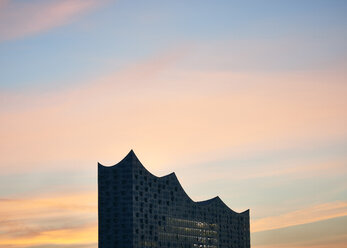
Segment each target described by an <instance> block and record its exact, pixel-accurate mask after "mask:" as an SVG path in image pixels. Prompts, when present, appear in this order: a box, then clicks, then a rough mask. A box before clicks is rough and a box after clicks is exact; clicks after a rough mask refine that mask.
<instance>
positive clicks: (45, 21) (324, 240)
mask: <svg viewBox="0 0 347 248" xmlns="http://www.w3.org/2000/svg"><path fill="white" fill-rule="evenodd" d="M346 12H347V2H346V1H343V0H340V1H339V0H325V1H321V0H315V1H314V0H312V1H310V0H300V1H297V0H292V1H284V0H267V1H265V0H259V1H248V0H247V1H241V0H240V1H233V0H228V1H224V0H216V1H207V0H185V1H183V0H175V1H173V0H171V1H169V0H160V1H159V0H158V1H153V0H147V1H140V0H132V1H130V0H118V1H111V0H25V1H24V0H0V123H1V124H0V155H1V156H0V248H5V247H6V248H97V180H96V178H97V162H100V163H102V164H104V165H113V164H116V163H117V162H119V161H120V160H121V159H122V158H123V157H124V156H125V155H126V154H127V153H128V152H129V151H130V149H134V151H135V153H136V154H137V156H138V158H139V159H140V161H141V162H142V163H143V165H144V166H145V167H146V168H147V169H148V170H149V171H150V172H151V173H153V174H155V175H157V176H163V175H166V174H168V173H171V172H173V171H174V172H175V173H176V175H177V177H178V178H179V180H180V182H181V184H182V186H183V188H184V189H185V191H186V192H187V193H188V194H189V196H190V197H191V198H192V199H193V200H196V201H198V200H206V199H209V198H212V197H214V196H217V195H218V196H220V197H221V199H222V200H223V201H224V202H225V203H226V204H227V205H228V206H229V207H230V208H232V209H233V210H235V211H237V212H241V211H244V210H247V209H250V215H251V243H252V247H253V248H289V247H290V248H332V247H334V248H345V247H346V244H347V230H346V228H345V227H346V226H347V180H346V176H347V114H346V113H347V97H346V96H347V81H346V79H347V62H346V61H347V46H346V44H347V15H346V14H345V13H346Z"/></svg>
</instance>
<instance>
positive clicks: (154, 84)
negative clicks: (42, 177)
mask: <svg viewBox="0 0 347 248" xmlns="http://www.w3.org/2000/svg"><path fill="white" fill-rule="evenodd" d="M183 50H184V49H183ZM176 53H179V52H176ZM175 61H177V55H173V53H172V52H168V53H167V54H164V55H163V56H158V58H155V59H150V60H148V61H144V62H143V63H139V64H137V65H136V66H134V67H133V68H126V69H125V70H122V71H119V72H116V73H113V74H111V75H108V76H105V77H101V78H99V79H95V80H91V81H89V82H86V83H85V84H84V85H83V86H81V87H78V88H72V89H67V90H65V91H63V92H56V93H48V94H42V93H32V94H31V93H28V94H25V95H21V94H19V95H16V94H7V95H6V94H5V93H3V94H2V96H1V98H2V101H3V103H4V104H3V105H2V107H1V108H0V111H1V116H0V118H1V122H2V130H1V132H0V133H1V137H2V139H1V141H0V147H1V149H2V151H4V154H6V156H3V157H2V158H1V161H2V162H1V164H3V165H6V166H7V167H8V165H9V164H11V165H15V164H16V165H20V168H21V170H23V169H24V170H25V168H23V164H27V166H28V167H31V165H32V164H39V163H40V164H42V163H46V164H49V163H50V161H59V159H64V160H69V159H72V160H74V159H77V160H78V159H82V158H83V160H84V161H85V160H89V161H97V160H99V159H101V158H103V159H105V160H106V163H107V162H108V161H109V163H114V162H115V158H114V151H115V150H118V151H121V152H119V153H118V154H119V159H121V156H122V154H123V153H124V154H125V153H126V152H127V151H128V150H129V148H131V147H132V148H135V149H139V150H140V151H141V153H142V154H145V157H144V158H143V160H144V162H146V161H147V160H148V161H151V163H150V164H151V165H152V166H153V167H158V166H159V165H162V164H168V163H171V161H174V160H175V161H176V164H180V163H182V164H183V162H184V163H185V164H187V163H190V162H192V160H191V159H192V157H195V162H196V158H201V159H203V161H206V160H208V159H209V158H212V157H216V156H217V157H218V156H219V157H225V155H226V154H227V153H229V152H230V150H234V149H236V148H237V149H242V148H245V149H246V148H250V147H257V146H258V147H261V148H264V147H267V148H269V147H270V148H271V147H279V146H283V145H288V144H290V145H292V144H295V143H298V142H302V141H303V140H310V141H311V142H316V141H317V142H320V141H322V140H323V141H325V140H326V139H333V138H334V137H343V136H344V135H347V129H346V123H347V119H346V117H345V115H344V113H345V108H346V106H347V102H346V100H345V94H346V92H347V87H346V84H343V83H341V82H342V81H343V80H344V78H343V74H341V73H335V72H322V73H320V74H316V73H312V74H310V73H302V74H297V75H293V74H290V75H288V74H280V75H267V74H256V75H247V74H235V73H232V72H211V71H206V72H189V71H188V72H187V71H170V66H171V65H172V63H175ZM330 80H334V83H330ZM293 99H295V100H293ZM24 123H25V125H24ZM68 140H69V141H72V142H67V141H68ZM91 140H93V142H90V141H91ZM120 141H121V142H120ZM207 141H208V142H207ZM134 144H136V147H134ZM148 144H151V147H150V146H149V145H148ZM173 151H174V152H173ZM18 153H20V154H21V156H20V157H19V156H17V154H18ZM158 154H161V155H160V156H161V157H158ZM209 155H211V156H209ZM37 159H39V160H40V161H37ZM101 162H105V161H101ZM30 164H31V165H30ZM11 168H12V169H15V167H11ZM7 171H9V169H8V168H7Z"/></svg>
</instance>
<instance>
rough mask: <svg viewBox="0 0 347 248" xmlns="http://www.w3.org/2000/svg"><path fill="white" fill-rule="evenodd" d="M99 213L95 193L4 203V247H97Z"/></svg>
mask: <svg viewBox="0 0 347 248" xmlns="http://www.w3.org/2000/svg"><path fill="white" fill-rule="evenodd" d="M96 213H97V205H96V193H95V192H74V193H63V192H61V193H55V194H51V195H40V196H31V197H28V198H21V199H18V198H16V199H2V201H1V204H0V216H1V218H0V247H2V246H6V245H13V246H14V245H17V246H18V247H21V246H23V247H27V246H28V244H30V245H31V246H34V245H43V244H45V245H49V244H55V245H59V244H69V245H72V244H90V243H95V242H96V241H97V224H96V216H97V215H96ZM17 246H15V247H17Z"/></svg>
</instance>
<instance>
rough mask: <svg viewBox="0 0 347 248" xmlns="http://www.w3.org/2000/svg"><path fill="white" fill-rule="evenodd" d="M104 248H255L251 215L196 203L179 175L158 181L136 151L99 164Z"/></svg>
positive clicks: (219, 205) (216, 204) (216, 203)
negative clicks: (144, 165)
mask: <svg viewBox="0 0 347 248" xmlns="http://www.w3.org/2000/svg"><path fill="white" fill-rule="evenodd" d="M98 191H99V195H98V198H99V199H98V201H99V248H147V247H148V248H150V247H159V248H188V247H189V248H196V247H203V248H249V247H250V231H249V210H247V211H245V212H242V213H236V212H234V211H233V210H231V209H230V208H228V206H227V205H225V204H224V203H223V202H222V200H221V199H220V198H219V197H215V198H213V199H210V200H206V201H201V202H194V201H193V200H191V199H190V198H189V196H188V195H187V194H186V193H185V191H184V190H183V188H182V186H181V184H180V183H179V181H178V179H177V177H176V175H175V173H171V174H169V175H167V176H163V177H156V176H154V175H152V174H151V173H150V172H149V171H147V170H146V169H145V167H143V165H142V164H141V162H140V161H139V160H138V159H137V157H136V155H135V154H134V152H133V151H130V153H129V154H128V155H127V156H126V157H125V158H124V159H123V160H122V161H121V162H119V163H118V164H116V165H114V166H110V167H105V166H103V165H101V164H98Z"/></svg>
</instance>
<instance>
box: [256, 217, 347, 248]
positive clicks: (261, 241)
mask: <svg viewBox="0 0 347 248" xmlns="http://www.w3.org/2000/svg"><path fill="white" fill-rule="evenodd" d="M346 224H347V216H343V217H337V218H331V219H326V220H322V221H317V222H312V223H308V224H303V225H296V226H290V227H286V228H280V229H273V230H268V231H263V232H256V233H252V234H251V235H252V238H251V240H252V247H255V248H344V247H346V243H347V233H346V230H345V227H346Z"/></svg>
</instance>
